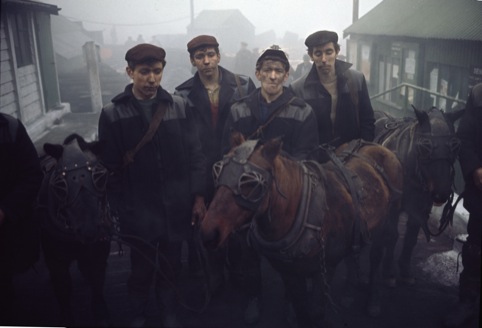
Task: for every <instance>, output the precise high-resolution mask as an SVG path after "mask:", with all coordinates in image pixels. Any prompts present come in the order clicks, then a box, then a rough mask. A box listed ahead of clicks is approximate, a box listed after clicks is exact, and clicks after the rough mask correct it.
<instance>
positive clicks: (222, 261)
mask: <svg viewBox="0 0 482 328" xmlns="http://www.w3.org/2000/svg"><path fill="white" fill-rule="evenodd" d="M246 233H247V230H246V231H242V232H238V233H236V234H232V235H231V236H230V237H229V239H228V241H227V243H226V247H225V248H223V249H220V250H216V251H210V252H208V261H209V262H210V268H211V272H210V273H209V274H210V275H211V276H212V277H214V279H219V276H224V268H226V269H227V273H228V277H229V279H230V281H231V283H232V284H233V286H234V287H235V288H236V289H239V290H241V291H242V292H243V293H245V295H247V296H248V297H254V296H257V295H260V294H261V287H262V286H261V285H262V283H261V279H262V277H261V258H260V256H259V254H258V253H257V252H256V251H255V250H254V249H252V248H251V247H250V246H249V245H248V242H247V238H246Z"/></svg>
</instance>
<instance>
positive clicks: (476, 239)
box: [459, 213, 482, 301]
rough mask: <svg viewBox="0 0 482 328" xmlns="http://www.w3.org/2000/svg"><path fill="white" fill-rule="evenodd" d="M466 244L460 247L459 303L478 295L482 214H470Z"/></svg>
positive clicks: (473, 299) (472, 299)
mask: <svg viewBox="0 0 482 328" xmlns="http://www.w3.org/2000/svg"><path fill="white" fill-rule="evenodd" d="M467 233H468V237H467V242H466V243H465V244H464V245H463V247H462V264H463V266H464V269H463V271H462V273H461V274H460V280H459V283H460V288H459V296H460V300H461V301H475V299H476V298H477V297H478V296H479V295H480V262H481V259H480V257H481V252H480V249H481V244H482V243H481V236H482V213H479V214H477V213H470V216H469V222H468V224H467Z"/></svg>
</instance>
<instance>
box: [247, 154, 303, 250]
mask: <svg viewBox="0 0 482 328" xmlns="http://www.w3.org/2000/svg"><path fill="white" fill-rule="evenodd" d="M301 184H302V175H301V168H300V165H299V164H298V163H297V162H295V161H293V160H290V159H287V158H284V157H278V158H277V159H276V160H275V163H274V167H273V181H272V183H271V190H270V193H269V195H268V200H267V201H268V205H267V208H266V210H265V211H264V212H263V214H262V215H259V216H258V217H257V218H256V220H257V224H258V227H259V231H260V233H261V234H262V235H263V237H264V238H265V239H266V240H268V241H274V240H280V239H281V238H282V237H283V236H285V235H286V234H287V233H288V232H289V230H290V229H291V226H292V224H293V221H294V219H295V218H296V213H297V209H298V204H299V202H300V199H301V196H302V195H301Z"/></svg>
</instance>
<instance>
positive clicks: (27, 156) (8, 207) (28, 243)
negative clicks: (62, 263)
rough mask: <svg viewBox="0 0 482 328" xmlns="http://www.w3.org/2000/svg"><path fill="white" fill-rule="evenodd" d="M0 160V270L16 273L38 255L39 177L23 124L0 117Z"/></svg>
mask: <svg viewBox="0 0 482 328" xmlns="http://www.w3.org/2000/svg"><path fill="white" fill-rule="evenodd" d="M0 158H1V160H0V209H2V211H3V212H4V214H5V221H4V222H3V225H2V226H0V268H1V269H0V270H2V271H3V272H5V271H4V270H11V271H14V272H20V271H23V270H24V269H27V266H28V265H31V264H33V262H34V261H35V260H36V257H37V255H38V253H37V252H38V251H39V245H38V244H36V242H35V240H34V239H36V238H37V237H38V231H36V227H37V225H35V224H34V222H33V221H34V218H33V209H34V203H35V199H36V197H37V193H38V191H39V189H40V185H41V183H42V177H43V174H42V170H41V168H40V162H39V159H38V155H37V151H36V150H35V147H34V145H33V143H32V141H31V140H30V137H29V136H28V134H27V131H26V130H25V127H24V126H23V124H22V123H21V122H20V121H19V120H17V119H16V118H14V117H12V116H9V115H6V114H2V113H0ZM35 234H36V235H35ZM32 257H33V258H32Z"/></svg>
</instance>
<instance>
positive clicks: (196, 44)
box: [187, 35, 219, 53]
mask: <svg viewBox="0 0 482 328" xmlns="http://www.w3.org/2000/svg"><path fill="white" fill-rule="evenodd" d="M201 47H219V43H218V41H217V40H216V38H215V37H214V36H211V35H198V36H196V37H195V38H194V39H192V40H191V41H189V42H188V43H187V51H189V53H192V52H193V51H195V50H197V49H199V48H201Z"/></svg>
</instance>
